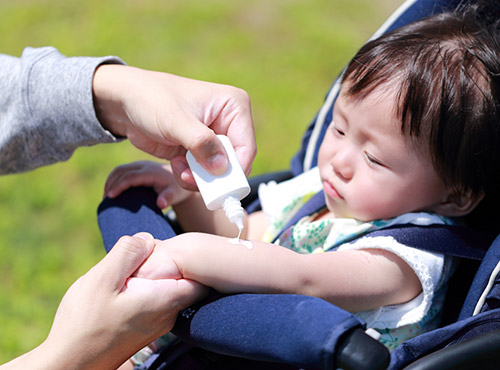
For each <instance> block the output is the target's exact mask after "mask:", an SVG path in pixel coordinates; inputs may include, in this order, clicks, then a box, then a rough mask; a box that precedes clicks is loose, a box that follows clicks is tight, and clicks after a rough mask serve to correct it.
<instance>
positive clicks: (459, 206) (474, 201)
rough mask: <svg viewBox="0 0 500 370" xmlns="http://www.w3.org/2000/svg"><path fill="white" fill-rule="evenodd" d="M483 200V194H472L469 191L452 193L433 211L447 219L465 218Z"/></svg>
mask: <svg viewBox="0 0 500 370" xmlns="http://www.w3.org/2000/svg"><path fill="white" fill-rule="evenodd" d="M483 198H484V193H480V194H473V193H472V192H471V191H453V192H452V193H450V194H449V195H448V198H447V199H446V200H445V201H444V202H441V203H439V204H438V205H437V206H436V207H435V209H434V210H433V211H434V212H436V213H437V214H440V215H443V216H447V217H461V216H465V215H467V214H469V213H470V212H472V210H473V209H474V208H476V206H477V205H478V204H479V202H480V201H481V200H482V199H483Z"/></svg>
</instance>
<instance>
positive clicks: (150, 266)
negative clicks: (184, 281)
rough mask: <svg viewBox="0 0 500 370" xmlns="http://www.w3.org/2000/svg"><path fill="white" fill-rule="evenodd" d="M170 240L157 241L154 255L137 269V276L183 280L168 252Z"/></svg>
mask: <svg viewBox="0 0 500 370" xmlns="http://www.w3.org/2000/svg"><path fill="white" fill-rule="evenodd" d="M168 243H169V241H168V240H165V241H156V243H155V248H154V250H153V253H151V255H150V256H149V257H148V259H147V260H146V261H144V263H143V264H142V265H141V266H140V267H139V268H138V269H137V271H136V272H135V274H134V275H135V276H136V277H138V278H145V279H152V280H156V279H181V278H182V274H181V272H180V270H179V268H178V267H177V264H176V263H175V262H174V260H173V258H172V256H171V255H170V253H169V251H168Z"/></svg>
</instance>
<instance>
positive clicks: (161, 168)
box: [104, 161, 238, 237]
mask: <svg viewBox="0 0 500 370" xmlns="http://www.w3.org/2000/svg"><path fill="white" fill-rule="evenodd" d="M134 186H150V187H153V188H154V190H155V191H156V193H157V194H158V198H157V200H156V203H157V206H158V207H159V208H160V209H165V208H167V207H168V206H172V208H173V209H174V211H175V213H176V216H177V220H178V222H179V224H180V225H181V227H182V229H183V230H184V231H198V232H206V233H210V234H216V235H223V236H230V237H235V236H236V235H238V229H237V228H236V226H235V225H233V224H231V223H230V222H229V221H228V220H227V218H226V216H225V215H224V213H223V212H222V211H215V212H212V211H209V210H208V209H207V208H206V206H205V204H204V203H203V200H202V198H201V196H200V194H199V193H198V192H192V191H188V190H186V189H184V188H182V187H181V186H180V185H179V184H178V182H177V181H176V180H175V178H174V174H173V172H172V170H171V168H170V165H169V164H160V163H155V162H150V161H139V162H134V163H130V164H126V165H122V166H119V167H117V168H115V169H114V170H113V171H112V172H111V173H110V174H109V176H108V179H107V180H106V184H105V187H104V195H105V196H108V197H110V198H114V197H116V196H118V195H119V194H121V193H122V192H124V191H125V190H127V189H128V188H131V187H134Z"/></svg>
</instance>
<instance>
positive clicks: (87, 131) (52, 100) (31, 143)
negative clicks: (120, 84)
mask: <svg viewBox="0 0 500 370" xmlns="http://www.w3.org/2000/svg"><path fill="white" fill-rule="evenodd" d="M106 63H110V64H124V63H123V62H122V61H121V60H120V59H119V58H117V57H110V56H108V57H99V58H97V57H95V58H94V57H70V58H68V57H66V56H64V55H62V54H60V53H59V52H58V51H57V50H56V49H54V48H52V47H44V48H36V49H34V48H26V49H25V50H24V52H23V54H22V56H21V57H20V58H16V57H12V56H9V55H4V54H0V174H7V173H13V172H22V171H28V170H31V169H34V168H36V167H40V166H43V165H47V164H51V163H54V162H59V161H64V160H67V159H68V158H69V157H71V155H72V154H73V152H74V151H75V149H76V148H77V147H79V146H90V145H95V144H98V143H109V142H114V141H117V140H118V139H117V138H115V137H114V136H113V135H112V134H111V133H110V132H108V131H106V130H104V129H103V128H102V126H101V124H100V123H99V121H98V120H97V117H96V114H95V110H94V104H93V97H92V78H93V75H94V72H95V69H96V68H97V67H98V66H99V65H100V64H106Z"/></svg>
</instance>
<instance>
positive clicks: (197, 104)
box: [93, 64, 256, 190]
mask: <svg viewBox="0 0 500 370" xmlns="http://www.w3.org/2000/svg"><path fill="white" fill-rule="evenodd" d="M93 91H94V100H95V107H96V113H97V116H98V118H99V120H100V122H101V123H102V125H103V126H104V127H105V128H107V129H108V130H109V131H111V132H112V133H114V134H115V135H119V136H124V137H127V138H128V139H129V140H130V141H131V142H132V144H134V145H135V146H136V147H137V148H139V149H141V150H143V151H145V152H147V153H149V154H152V155H154V156H156V157H158V158H164V159H169V160H171V163H172V167H173V170H174V173H175V175H176V179H177V180H178V181H179V182H180V183H181V184H182V185H183V186H184V187H186V188H188V189H191V190H194V189H196V186H195V183H194V179H193V177H192V173H191V171H190V170H189V168H188V165H187V162H186V160H185V153H186V150H190V151H191V152H192V153H193V156H194V157H195V158H196V160H197V161H198V162H199V163H200V164H201V165H202V166H203V167H205V169H207V170H208V171H209V172H211V173H213V174H222V173H224V172H225V171H226V170H227V166H228V160H227V154H226V152H225V150H224V148H223V146H222V144H221V143H220V142H219V140H218V139H217V138H216V135H215V134H223V135H227V136H228V137H229V138H230V139H231V142H232V144H233V146H234V148H235V151H236V155H237V156H238V159H239V161H240V163H241V165H242V167H243V169H244V171H245V172H246V174H247V175H248V174H249V173H250V170H251V165H252V162H253V160H254V158H255V155H256V144H255V134H254V131H253V123H252V117H251V110H250V100H249V98H248V95H247V93H246V92H244V91H243V90H241V89H238V88H235V87H232V86H227V85H219V84H214V83H209V82H202V81H196V80H191V79H188V78H183V77H179V76H175V75H171V74H168V73H161V72H153V71H147V70H142V69H138V68H134V67H128V66H123V65H114V64H109V65H102V66H100V67H99V68H98V69H97V70H96V73H95V75H94V81H93Z"/></svg>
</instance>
